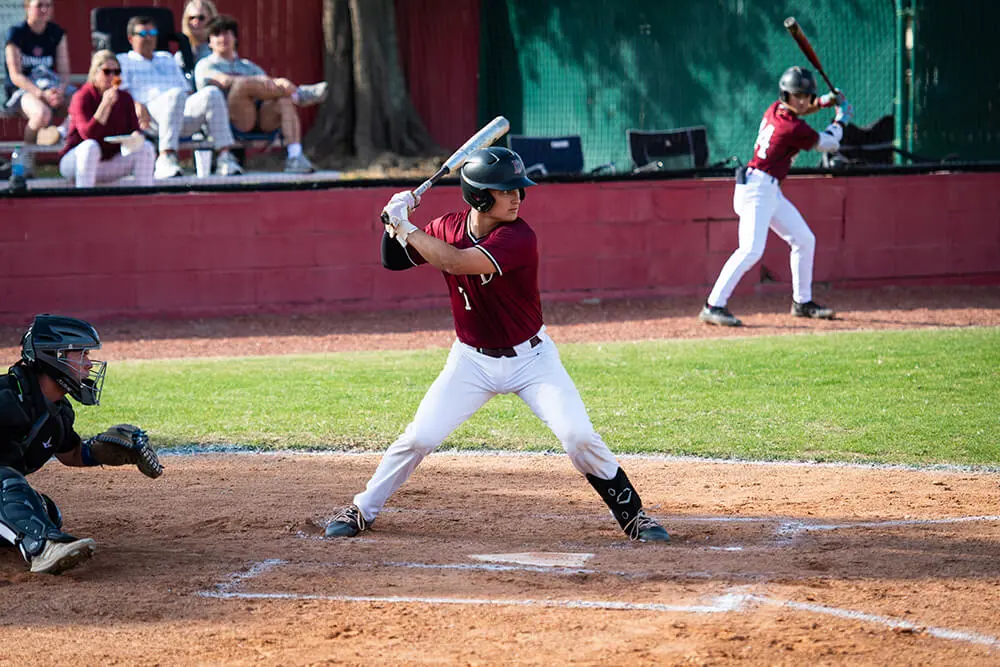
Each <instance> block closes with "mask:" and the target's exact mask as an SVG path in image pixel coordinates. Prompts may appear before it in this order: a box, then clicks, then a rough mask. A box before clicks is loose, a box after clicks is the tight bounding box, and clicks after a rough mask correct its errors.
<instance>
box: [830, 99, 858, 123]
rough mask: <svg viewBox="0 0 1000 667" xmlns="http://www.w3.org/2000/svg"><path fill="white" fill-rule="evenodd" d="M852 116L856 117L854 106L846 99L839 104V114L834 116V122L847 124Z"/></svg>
mask: <svg viewBox="0 0 1000 667" xmlns="http://www.w3.org/2000/svg"><path fill="white" fill-rule="evenodd" d="M852 118H854V107H853V106H851V103H850V102H848V101H847V100H846V99H844V101H843V102H841V103H840V104H838V105H837V115H836V116H834V118H833V122H835V123H840V124H841V125H847V124H848V123H850V122H851V119H852Z"/></svg>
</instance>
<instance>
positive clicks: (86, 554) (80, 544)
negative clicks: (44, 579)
mask: <svg viewBox="0 0 1000 667" xmlns="http://www.w3.org/2000/svg"><path fill="white" fill-rule="evenodd" d="M96 550H97V543H96V542H94V540H92V539H90V538H89V537H86V538H84V539H82V540H74V541H72V542H53V541H51V540H49V541H48V542H46V543H45V548H44V549H42V553H40V554H38V555H37V556H35V557H34V558H32V559H31V571H32V572H40V573H45V574H61V573H62V572H65V571H66V570H69V569H70V568H74V567H76V566H77V565H79V564H80V563H82V562H83V561H85V560H88V559H89V558H90V557H91V556H93V555H94V551H96Z"/></svg>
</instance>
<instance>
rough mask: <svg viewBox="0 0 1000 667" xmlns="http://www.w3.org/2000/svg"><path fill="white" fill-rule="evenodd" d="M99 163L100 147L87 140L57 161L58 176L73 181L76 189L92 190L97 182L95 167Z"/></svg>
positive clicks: (93, 141) (96, 143)
mask: <svg viewBox="0 0 1000 667" xmlns="http://www.w3.org/2000/svg"><path fill="white" fill-rule="evenodd" d="M100 161H101V145H100V144H99V143H98V142H97V140H96V139H87V140H86V141H83V142H81V143H79V144H77V145H76V146H74V147H73V148H72V150H70V151H69V152H68V153H66V155H63V156H62V159H60V160H59V174H60V175H61V176H62V177H63V178H66V179H69V180H72V181H74V185H76V187H78V188H92V187H94V184H95V183H96V182H97V165H98V163H99V162H100Z"/></svg>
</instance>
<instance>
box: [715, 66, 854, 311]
mask: <svg viewBox="0 0 1000 667" xmlns="http://www.w3.org/2000/svg"><path fill="white" fill-rule="evenodd" d="M778 88H779V90H780V99H778V100H777V101H776V102H775V103H774V104H772V105H771V106H770V107H768V109H767V111H766V112H764V118H763V119H762V120H761V121H760V129H759V130H758V132H757V140H756V141H755V142H754V147H753V158H752V159H751V160H750V163H749V164H748V165H747V166H746V167H745V168H742V169H740V170H738V171H737V176H736V188H735V191H734V192H733V210H734V211H736V213H737V215H739V216H740V226H739V239H740V245H739V248H737V249H736V251H735V252H734V253H733V254H732V256H730V258H729V260H728V261H727V262H726V264H725V266H723V267H722V271H721V272H720V273H719V277H718V279H717V280H716V281H715V287H713V288H712V292H711V294H709V296H708V301H706V302H705V307H704V308H702V311H701V313H700V314H699V315H698V318H699V319H700V320H701V321H703V322H707V323H709V324H719V325H722V326H730V327H738V326H740V325H741V324H743V323H742V322H741V321H740V320H739V319H738V318H736V317H735V316H734V315H733V314H732V313H731V312H729V309H728V308H727V307H726V304H727V303H728V302H729V297H730V296H731V295H732V293H733V290H734V289H736V285H737V284H739V282H740V279H741V278H743V275H744V274H745V273H746V272H747V271H749V270H750V267H752V266H753V265H754V264H756V263H757V262H758V261H759V260H760V258H761V256H762V255H763V254H764V246H765V244H766V242H767V230H768V228H770V229H773V230H774V233H775V234H777V235H778V236H780V237H781V238H782V240H784V241H785V242H786V243H787V244H788V245H789V246H791V258H790V259H791V266H792V315H795V316H797V317H814V318H821V319H831V318H832V317H833V310H831V309H830V308H825V307H823V306H821V305H819V304H818V303H816V302H815V301H813V298H812V277H813V255H814V253H815V250H816V237H815V236H814V235H813V233H812V230H811V229H809V225H807V224H806V221H805V219H804V218H803V217H802V214H801V213H799V211H798V209H797V208H795V205H794V204H792V203H791V202H790V201H788V200H787V199H785V195H784V194H782V192H781V186H780V184H781V181H782V180H783V179H784V178H785V176H787V175H788V170H789V169H790V168H791V166H792V159H793V158H794V157H795V156H796V155H798V153H799V151H800V150H817V151H823V152H827V153H833V152H836V151H837V150H839V149H840V140H841V138H842V137H843V134H844V126H845V125H846V124H847V123H849V122H850V120H851V115H852V111H851V106H850V104H848V102H847V100H846V99H845V98H844V96H843V95H842V94H839V93H838V94H834V93H832V92H831V93H828V94H827V95H824V96H823V97H821V98H819V99H817V98H816V80H815V79H814V78H813V75H812V72H810V71H809V70H807V69H803V68H801V67H790V68H789V69H787V70H786V71H785V73H784V74H783V75H782V76H781V81H780V82H779V83H778ZM831 106H836V110H837V112H836V117H835V119H834V121H833V122H832V123H830V125H829V126H828V127H827V128H826V129H825V130H823V132H822V133H820V132H817V131H816V130H814V129H812V128H811V127H809V125H808V124H807V123H806V122H805V121H804V120H802V116H805V115H807V114H810V113H813V112H815V111H818V110H819V109H821V108H826V107H831Z"/></svg>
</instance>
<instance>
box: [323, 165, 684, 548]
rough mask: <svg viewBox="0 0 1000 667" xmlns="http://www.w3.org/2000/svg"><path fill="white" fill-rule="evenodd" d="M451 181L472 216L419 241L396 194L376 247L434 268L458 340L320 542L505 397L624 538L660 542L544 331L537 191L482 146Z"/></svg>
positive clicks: (450, 217) (359, 518)
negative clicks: (551, 441) (567, 463)
mask: <svg viewBox="0 0 1000 667" xmlns="http://www.w3.org/2000/svg"><path fill="white" fill-rule="evenodd" d="M460 174H461V182H462V196H463V198H464V199H465V201H466V202H467V203H468V204H469V205H470V206H471V208H466V209H464V210H462V211H458V212H455V213H448V214H446V215H443V216H441V217H439V218H436V219H435V220H432V221H431V222H430V223H429V224H428V225H427V227H425V228H424V229H423V231H421V230H418V229H417V228H416V227H414V226H413V225H412V224H411V223H410V222H409V212H410V210H412V209H413V208H414V207H415V206H416V204H417V203H418V202H417V201H415V200H414V197H413V195H412V193H410V192H400V193H398V194H396V195H393V197H392V199H391V200H390V201H389V204H388V205H387V206H386V207H385V209H384V212H385V213H387V214H388V216H389V223H387V224H386V233H385V234H384V235H383V237H382V249H381V251H382V264H383V266H385V268H387V269H391V270H396V271H398V270H403V269H409V268H412V267H414V266H418V265H420V264H430V265H432V266H434V267H435V268H437V269H440V270H441V272H442V273H443V274H444V278H445V282H446V283H447V285H448V293H449V295H450V297H451V311H452V316H453V317H454V320H455V333H456V334H457V338H458V339H457V340H456V341H455V343H454V344H453V345H452V348H451V352H450V354H449V355H448V360H447V362H446V363H445V367H444V370H442V371H441V374H440V375H439V376H438V378H437V379H436V380H435V381H434V383H433V384H432V385H431V387H430V389H428V390H427V394H426V395H425V396H424V398H423V400H422V401H421V402H420V407H418V408H417V414H416V415H415V416H414V418H413V421H412V422H410V424H409V426H407V427H406V430H405V432H404V433H403V434H402V435H401V436H399V438H397V439H396V441H395V442H394V443H392V445H391V446H390V447H389V449H388V450H387V451H386V453H385V455H384V456H383V457H382V461H381V462H380V463H379V465H378V468H377V469H376V470H375V474H374V475H373V476H372V478H371V479H370V480H369V481H368V485H367V487H366V488H365V490H364V491H362V492H361V493H359V494H357V495H356V496H354V503H353V504H352V505H349V506H347V507H345V508H344V509H342V510H340V512H339V514H337V516H336V517H334V519H333V521H331V523H330V524H329V526H327V529H326V536H327V537H352V536H354V535H357V534H358V533H359V532H360V531H362V530H365V529H366V528H367V527H369V526H370V525H371V523H372V522H373V521H374V520H375V518H376V517H377V516H378V514H379V512H380V511H381V509H382V506H383V505H385V503H386V501H387V500H388V499H389V496H391V495H392V494H393V493H394V492H395V491H396V489H398V488H399V487H400V486H401V485H402V484H403V482H405V481H406V479H407V478H408V477H409V476H410V474H411V473H412V472H413V471H414V470H415V469H416V467H417V465H419V464H420V462H421V461H422V460H423V459H424V457H425V456H427V455H428V454H430V453H431V452H432V451H434V450H435V449H436V448H437V446H438V445H440V444H441V442H442V441H444V439H445V438H446V437H448V435H449V434H450V433H451V432H452V431H454V430H455V429H456V428H458V427H459V426H460V425H461V424H462V423H463V422H465V421H466V420H467V419H469V418H470V417H471V416H472V415H473V414H474V413H475V412H476V411H477V410H478V409H479V408H480V407H482V406H483V405H484V404H485V403H486V402H487V401H488V400H490V399H491V398H493V397H494V396H496V395H498V394H511V393H513V394H517V395H518V396H519V397H520V398H521V399H522V400H523V401H524V402H525V403H527V404H528V406H529V407H530V408H531V410H532V411H533V412H534V413H535V414H536V415H537V416H538V417H539V418H540V419H541V420H542V421H543V422H545V424H546V425H547V426H548V427H549V428H550V429H552V431H553V433H555V435H556V437H557V438H559V442H561V443H562V446H563V448H564V449H565V450H566V453H567V454H569V457H570V460H571V461H572V463H573V466H574V467H576V469H577V470H579V471H580V472H581V473H583V474H584V475H586V477H587V480H588V481H589V482H590V484H591V485H592V486H593V487H594V489H595V490H596V491H597V492H598V493H599V494H600V496H601V498H602V499H603V500H604V502H605V503H607V505H608V507H609V508H610V509H611V514H612V515H613V516H614V517H615V519H616V520H617V521H618V524H619V525H620V526H621V527H622V530H624V531H625V533H626V534H627V535H628V536H629V538H630V539H633V540H641V541H654V542H666V541H668V540H669V539H670V537H669V535H668V534H667V531H665V530H664V529H663V528H662V527H661V526H660V525H659V524H658V523H657V522H656V521H655V520H653V519H652V518H651V517H649V516H647V515H646V513H645V512H644V511H643V509H642V501H641V500H640V499H639V494H638V493H637V492H636V491H635V489H634V488H633V487H632V483H631V482H630V481H629V479H628V477H626V475H625V472H624V471H623V470H622V469H621V467H620V466H619V465H618V461H617V459H616V458H615V456H614V454H612V453H611V450H610V449H608V446H607V445H605V444H604V441H603V440H602V439H601V436H600V435H598V434H597V433H596V432H595V431H594V427H593V425H592V424H591V422H590V417H589V416H588V415H587V410H586V408H585V407H584V405H583V401H582V400H581V398H580V394H579V392H577V389H576V386H575V385H574V384H573V381H572V380H571V379H570V377H569V374H568V373H567V372H566V369H565V368H563V365H562V361H561V360H560V359H559V351H558V350H557V349H556V346H555V343H553V342H552V339H551V338H549V336H548V335H547V334H546V333H545V326H544V324H543V321H542V306H541V299H540V296H539V291H538V245H537V242H536V239H535V233H534V231H532V229H531V227H529V226H528V223H526V222H525V221H524V220H522V219H521V218H520V217H518V213H519V210H520V206H521V202H522V201H523V200H524V188H527V187H529V186H532V185H535V183H533V182H532V181H531V180H529V179H528V178H527V177H526V176H525V171H524V163H523V162H522V161H521V158H520V157H519V156H518V155H517V153H514V152H512V151H510V150H507V149H506V148H498V147H493V148H487V149H484V150H480V151H477V152H476V153H474V154H473V155H472V156H471V157H470V158H469V160H468V161H467V162H466V164H465V166H464V167H462V169H461V172H460Z"/></svg>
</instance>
